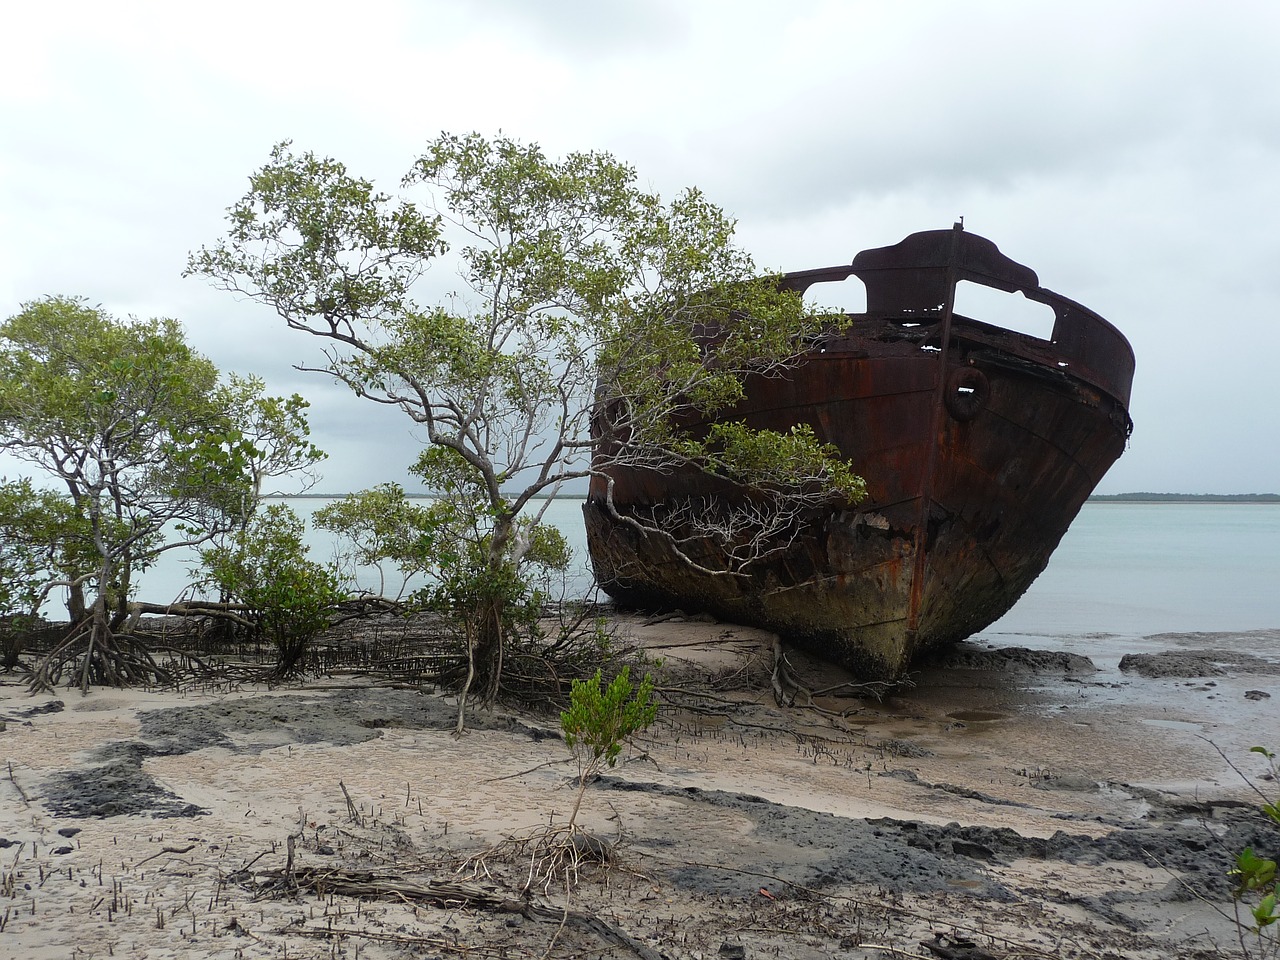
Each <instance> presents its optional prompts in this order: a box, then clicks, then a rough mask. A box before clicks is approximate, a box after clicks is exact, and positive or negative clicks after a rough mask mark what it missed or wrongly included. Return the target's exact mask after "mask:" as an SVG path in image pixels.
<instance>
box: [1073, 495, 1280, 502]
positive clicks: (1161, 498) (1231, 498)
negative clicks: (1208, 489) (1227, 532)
mask: <svg viewBox="0 0 1280 960" xmlns="http://www.w3.org/2000/svg"><path fill="white" fill-rule="evenodd" d="M1089 499H1090V500H1093V501H1097V502H1099V503H1280V493H1095V494H1094V495H1093V496H1091V497H1090V498H1089Z"/></svg>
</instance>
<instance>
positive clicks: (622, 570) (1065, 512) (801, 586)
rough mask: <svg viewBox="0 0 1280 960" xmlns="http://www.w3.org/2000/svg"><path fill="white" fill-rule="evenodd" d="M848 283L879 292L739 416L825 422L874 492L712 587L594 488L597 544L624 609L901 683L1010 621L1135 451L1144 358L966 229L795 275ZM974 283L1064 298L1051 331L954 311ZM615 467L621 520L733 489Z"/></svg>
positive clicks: (1055, 301)
mask: <svg viewBox="0 0 1280 960" xmlns="http://www.w3.org/2000/svg"><path fill="white" fill-rule="evenodd" d="M850 275H856V276H857V277H858V278H859V279H861V280H862V282H863V284H864V285H865V287H866V290H867V309H866V312H865V313H863V314H858V315H852V316H851V325H850V326H849V327H848V329H846V330H844V331H843V332H841V333H839V334H836V335H832V336H830V337H828V338H827V339H825V340H824V341H823V342H822V343H821V344H820V345H818V346H817V347H815V348H814V350H813V351H812V352H811V353H810V354H809V355H807V356H806V357H805V358H804V360H803V362H802V363H801V364H800V365H798V366H797V367H796V368H795V369H794V370H792V371H791V372H790V374H789V375H788V376H787V377H785V378H768V379H763V378H761V379H758V380H755V381H749V382H748V384H747V395H746V399H745V401H744V402H743V403H742V404H741V405H740V406H739V407H738V408H737V409H736V410H735V411H734V416H735V417H740V418H742V419H744V420H745V421H746V422H747V423H748V424H750V425H751V426H752V427H756V428H769V429H773V430H787V429H789V428H790V427H791V426H792V425H794V424H797V423H807V424H809V425H811V426H812V427H813V429H814V431H815V433H816V434H817V436H818V437H819V438H820V439H821V440H823V441H827V442H830V443H834V444H835V445H836V446H837V447H838V448H839V449H840V450H841V452H842V453H843V454H844V456H845V457H846V458H847V459H849V460H850V462H851V463H852V464H853V467H854V469H855V470H856V472H858V473H859V474H860V475H861V476H862V477H863V478H864V479H865V481H866V485H867V494H868V495H867V497H866V499H865V500H864V501H862V502H860V503H858V504H856V505H853V506H848V507H845V508H843V509H839V510H832V511H829V512H825V513H822V514H820V515H815V516H812V517H810V518H808V520H807V522H806V525H805V528H804V531H803V534H802V535H801V536H800V537H799V538H797V539H796V541H795V542H794V543H793V544H792V546H791V547H790V548H789V549H787V550H786V551H785V552H783V553H782V554H780V555H778V556H776V557H773V558H771V559H770V560H769V561H768V562H766V563H763V564H761V565H760V566H758V567H756V568H755V569H752V570H751V571H750V572H749V573H747V574H746V575H742V576H711V575H705V574H700V573H698V572H697V571H696V570H694V569H692V568H691V567H690V564H689V563H688V562H686V561H685V560H684V559H682V558H681V557H680V556H679V555H678V554H677V553H676V552H675V551H674V550H673V549H672V548H671V544H670V543H669V542H668V541H666V540H665V539H664V538H662V537H656V536H652V535H650V536H644V535H641V534H637V533H635V532H634V531H633V529H632V528H630V527H628V526H626V525H623V524H619V523H617V522H616V521H615V520H613V519H611V517H610V515H609V513H608V511H607V510H606V509H605V508H604V507H603V494H604V483H603V481H602V480H601V479H597V480H596V481H594V482H593V486H592V489H591V491H590V493H589V496H588V500H587V503H586V504H585V506H584V513H585V519H586V529H587V543H588V549H589V552H590V555H591V559H592V563H593V566H594V568H595V572H596V577H597V580H598V581H599V583H600V585H601V586H602V588H603V589H604V590H605V591H606V592H607V593H608V594H610V595H611V596H612V597H613V598H614V600H615V601H617V602H618V603H619V604H621V605H624V606H631V607H637V608H642V609H656V608H681V609H684V610H701V611H706V612H710V613H712V614H714V615H716V616H718V617H720V618H723V619H726V620H729V621H733V622H739V623H744V624H750V625H754V626H761V627H764V628H767V629H770V630H773V631H776V632H777V633H779V634H780V635H781V636H782V637H783V638H784V639H786V640H788V641H790V642H793V643H796V644H797V645H800V646H803V647H805V648H807V649H809V650H811V651H812V652H814V653H816V654H817V655H819V656H821V657H823V658H826V659H829V660H832V661H836V662H840V663H842V664H845V665H847V666H850V667H852V668H854V669H855V670H857V671H859V672H860V673H861V674H862V675H864V676H868V677H878V678H894V677H898V676H900V675H902V674H903V673H904V672H905V671H906V670H907V669H908V667H909V665H910V663H911V661H912V660H913V659H915V658H916V657H917V656H919V655H920V654H921V653H923V652H925V651H927V650H929V649H931V648H934V647H938V646H940V645H945V644H948V643H953V642H956V641H959V640H962V639H964V638H965V637H968V636H971V635H972V634H974V633H976V632H978V631H979V630H981V629H983V628H984V627H986V626H988V625H989V624H991V623H993V622H994V621H995V620H997V619H999V618H1000V617H1001V616H1003V615H1004V614H1005V613H1006V612H1007V611H1008V610H1009V609H1010V607H1012V606H1013V604H1014V603H1015V602H1016V601H1017V600H1018V598H1019V597H1021V596H1022V594H1023V593H1024V592H1025V591H1026V589H1027V588H1028V587H1029V586H1030V585H1031V583H1032V581H1033V580H1035V578H1036V577H1037V576H1038V575H1039V574H1040V573H1041V572H1042V571H1043V570H1044V568H1045V566H1046V565H1047V564H1048V562H1049V558H1050V556H1051V554H1052V553H1053V551H1054V549H1055V548H1056V547H1057V545H1058V543H1059V541H1060V540H1061V539H1062V536H1063V534H1065V533H1066V531H1067V528H1068V526H1069V525H1070V524H1071V521H1072V520H1073V519H1074V518H1075V516H1076V515H1077V513H1078V512H1079V510H1080V508H1081V506H1082V505H1083V504H1084V502H1085V500H1086V499H1087V498H1088V496H1089V494H1090V492H1092V491H1093V489H1094V487H1095V486H1096V485H1097V483H1098V482H1099V480H1101V478H1102V476H1103V475H1104V474H1105V473H1106V471H1107V469H1108V468H1109V467H1110V466H1111V465H1112V463H1114V462H1115V460H1116V459H1117V458H1118V457H1119V456H1120V455H1121V454H1122V453H1123V451H1124V449H1125V446H1126V443H1127V438H1128V436H1129V433H1130V431H1131V429H1132V421H1131V420H1130V418H1129V413H1128V402H1129V392H1130V386H1131V383H1132V378H1133V370H1134V358H1133V351H1132V349H1131V348H1130V346H1129V344H1128V341H1127V340H1126V339H1125V338H1124V336H1123V335H1122V334H1121V333H1120V332H1119V331H1118V330H1116V328H1115V327H1113V326H1112V325H1111V324H1109V323H1108V322H1107V321H1105V320H1104V319H1103V318H1102V317H1100V316H1098V315H1097V314H1095V313H1093V312H1092V311H1090V310H1088V309H1087V308H1085V307H1083V306H1081V305H1080V304H1078V303H1076V302H1074V301H1072V300H1069V299H1067V298H1065V297H1062V296H1060V295H1058V294H1055V293H1052V292H1051V291H1048V290H1045V289H1043V288H1041V287H1040V286H1039V281H1038V278H1037V277H1036V274H1035V273H1034V272H1033V271H1032V270H1030V269H1029V268H1027V267H1025V266H1022V265H1021V264H1018V263H1016V262H1014V261H1012V260H1010V259H1008V258H1007V257H1005V256H1004V255H1003V254H1001V253H1000V251H999V250H998V249H997V248H996V246H995V244H993V243H991V242H990V241H988V240H985V239H983V238H981V237H978V236H976V235H974V234H971V233H966V232H964V231H963V229H962V228H961V226H960V225H959V224H957V225H956V227H955V228H954V229H952V230H939V231H928V232H925V233H917V234H913V235H911V236H910V237H908V238H907V239H906V240H904V241H902V243H899V244H897V245H896V246H892V247H885V248H879V249H875V250H868V251H863V252H862V253H860V254H859V255H858V256H857V257H855V259H854V260H853V262H852V263H851V264H847V265H842V266H839V267H832V268H826V269H820V270H809V271H802V272H798V273H791V274H786V275H784V278H783V282H784V283H785V284H786V285H788V286H789V287H791V288H793V289H796V290H798V291H806V290H807V289H808V288H809V287H811V286H812V285H813V284H817V283H823V282H829V281H838V280H843V279H845V278H846V277H848V276H850ZM961 280H968V281H970V282H974V283H978V284H981V285H984V286H989V287H994V288H996V289H999V290H1002V291H1005V292H1021V293H1022V294H1023V295H1024V296H1026V297H1027V298H1028V299H1030V300H1034V301H1037V302H1040V303H1043V304H1045V305H1047V306H1048V307H1050V308H1052V310H1053V316H1054V323H1053V332H1052V334H1051V335H1050V336H1049V338H1048V339H1041V338H1039V337H1036V336H1032V335H1030V334H1027V333H1022V332H1019V331H1017V330H1013V329H1008V328H1005V327H1001V326H996V325H993V324H989V323H986V322H983V321H982V320H981V319H979V318H973V317H967V316H963V315H961V314H959V313H957V312H956V311H955V309H954V305H955V290H956V285H957V283H958V282H959V281H961ZM610 472H611V475H612V479H613V481H614V493H613V496H614V504H615V507H616V509H617V510H618V511H619V512H623V513H625V512H626V511H627V510H632V509H639V510H643V509H646V508H648V507H650V506H652V505H653V504H655V503H661V502H662V501H663V499H664V498H667V497H670V496H672V495H673V492H676V491H678V492H679V494H680V495H681V496H699V495H703V494H708V495H715V496H730V497H732V496H734V495H735V493H734V491H733V490H732V489H727V490H726V489H725V488H724V487H723V486H722V485H718V482H717V481H713V480H710V479H708V478H706V477H703V476H700V475H696V474H687V475H656V474H653V473H650V472H645V471H641V470H619V469H612V470H611V471H610ZM717 549H718V545H717V544H716V543H715V542H713V541H710V540H705V541H702V542H700V543H699V544H696V545H695V546H694V553H695V554H696V553H697V552H698V551H701V553H702V558H703V559H704V560H706V561H707V564H706V565H708V566H711V565H714V563H715V560H716V551H717ZM686 552H688V550H687V549H686ZM695 559H697V557H696V556H695Z"/></svg>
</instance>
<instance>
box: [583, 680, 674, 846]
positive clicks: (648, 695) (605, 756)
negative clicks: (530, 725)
mask: <svg viewBox="0 0 1280 960" xmlns="http://www.w3.org/2000/svg"><path fill="white" fill-rule="evenodd" d="M601 682H602V681H601V676H600V671H599V670H597V671H596V673H595V676H593V677H591V678H590V679H589V680H575V681H574V682H573V689H572V690H571V691H570V693H569V709H568V710H566V711H564V712H563V713H562V714H560V729H561V730H563V731H564V741H565V743H566V744H567V745H568V747H569V749H570V750H571V751H573V755H574V757H575V758H577V761H578V796H577V798H576V799H575V800H574V804H573V813H572V814H570V816H569V828H570V829H572V828H573V825H574V821H575V820H576V819H577V816H578V808H579V807H581V806H582V796H583V794H584V793H585V792H586V789H587V784H589V783H590V782H591V780H592V779H593V778H594V777H595V776H596V775H597V774H598V773H600V771H601V770H603V769H604V768H605V767H606V766H609V767H612V766H613V765H614V764H615V763H616V762H617V760H618V754H619V753H621V752H622V745H623V743H625V742H626V741H627V740H629V739H630V738H631V737H633V736H634V735H635V734H637V733H639V732H640V731H641V730H644V729H646V728H648V726H649V725H650V724H651V723H653V721H654V720H655V719H656V718H657V715H658V704H657V701H656V700H654V697H653V679H652V678H651V677H649V676H648V675H646V676H645V678H644V679H643V680H641V681H640V685H639V686H638V687H633V686H632V683H631V668H630V667H623V668H622V671H621V672H620V673H619V674H618V675H617V676H616V677H614V678H613V680H612V681H611V682H610V683H609V685H608V686H607V687H605V688H604V689H603V690H601V689H600V684H601Z"/></svg>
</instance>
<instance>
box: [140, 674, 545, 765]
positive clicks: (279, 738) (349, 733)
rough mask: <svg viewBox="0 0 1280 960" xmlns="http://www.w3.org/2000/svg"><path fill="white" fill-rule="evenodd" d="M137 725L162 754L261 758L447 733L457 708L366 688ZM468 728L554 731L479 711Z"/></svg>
mask: <svg viewBox="0 0 1280 960" xmlns="http://www.w3.org/2000/svg"><path fill="white" fill-rule="evenodd" d="M140 719H141V723H142V735H143V737H144V738H145V739H146V740H147V741H148V742H149V743H151V744H153V745H154V746H155V747H156V748H157V749H158V750H159V751H161V752H162V753H164V754H165V755H168V754H176V753H190V752H192V751H194V750H199V749H202V748H204V747H226V748H228V749H232V750H236V751H237V752H242V753H260V752H262V751H263V750H268V749H271V748H272V747H278V746H283V745H285V744H293V743H301V744H309V743H331V744H334V745H335V746H351V745H354V744H357V743H365V742H366V741H369V740H372V739H374V738H375V737H378V736H381V732H380V731H382V730H385V729H394V728H402V729H409V730H451V729H453V727H454V725H455V724H456V723H457V721H458V714H457V707H455V706H453V705H452V704H450V703H448V702H446V701H445V700H444V699H443V698H441V697H437V696H432V695H429V694H422V693H417V692H415V691H412V690H376V689H370V690H358V691H350V690H343V691H340V692H337V693H325V694H321V695H318V696H313V695H296V696H276V697H253V698H250V699H245V700H222V701H218V702H214V703H205V704H199V705H196V706H191V707H172V708H170V709H167V710H152V711H149V712H147V713H144V714H142V715H141V717H140ZM467 727H468V728H469V729H471V730H504V731H509V732H512V733H522V734H524V735H526V736H529V737H532V738H534V739H542V738H545V737H549V736H558V733H557V732H555V731H551V730H543V729H540V728H538V727H534V726H530V725H529V724H527V723H523V722H521V721H519V720H516V719H514V718H512V717H508V716H503V715H501V714H492V713H485V712H480V713H478V714H475V715H472V716H469V717H468V718H467Z"/></svg>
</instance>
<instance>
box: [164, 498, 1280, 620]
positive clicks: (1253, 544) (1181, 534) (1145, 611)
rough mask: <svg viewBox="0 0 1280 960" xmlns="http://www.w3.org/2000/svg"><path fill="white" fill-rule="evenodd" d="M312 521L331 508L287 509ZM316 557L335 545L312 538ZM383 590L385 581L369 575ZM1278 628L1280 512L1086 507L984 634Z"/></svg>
mask: <svg viewBox="0 0 1280 960" xmlns="http://www.w3.org/2000/svg"><path fill="white" fill-rule="evenodd" d="M287 502H288V503H289V505H290V506H291V507H292V508H293V509H294V511H295V512H296V513H298V514H299V515H300V516H302V517H304V518H310V516H311V514H312V513H313V512H314V511H315V510H317V509H319V507H321V506H323V505H324V504H325V503H328V502H330V501H328V500H324V499H311V498H306V499H297V500H290V501H287ZM581 508H582V501H581V500H579V499H565V500H558V501H554V502H552V504H551V505H550V506H549V508H548V512H547V519H548V520H549V521H550V522H552V523H554V524H555V525H556V526H557V527H559V528H560V529H561V530H562V531H563V532H564V533H565V534H566V536H567V537H568V538H569V542H570V544H571V545H572V546H573V547H574V550H575V569H574V570H573V571H572V575H571V579H570V584H569V587H570V590H571V592H573V593H576V594H577V595H581V594H582V593H584V592H585V591H586V590H587V589H588V588H589V585H590V582H591V580H590V574H589V572H588V570H587V563H586V535H585V532H584V530H583V524H582V509H581ZM309 542H310V545H311V547H312V557H313V558H314V559H317V560H328V559H330V558H331V555H332V549H333V548H332V541H331V540H329V539H328V537H327V535H326V534H324V533H323V532H322V531H311V533H310V534H309ZM189 565H190V564H189V560H188V561H184V560H180V559H178V558H176V557H174V556H167V557H166V558H165V559H164V560H163V561H162V563H160V564H159V565H158V566H157V567H156V568H155V569H153V570H151V571H148V573H147V574H146V575H145V576H144V578H143V580H142V585H141V586H142V589H141V592H140V595H141V596H143V597H144V598H146V599H148V600H154V601H157V602H162V601H164V600H169V599H172V598H173V597H176V596H177V595H178V594H179V593H180V592H181V590H182V589H183V587H184V585H185V584H186V582H187V572H186V568H187V566H189ZM359 579H360V581H361V585H362V586H364V587H366V588H369V589H376V588H377V586H378V579H377V573H376V571H371V570H362V571H359ZM1273 628H1280V505H1272V504H1181V503H1178V504H1164V503H1162V504H1128V503H1090V504H1086V505H1085V508H1084V510H1083V511H1082V512H1081V514H1080V516H1079V517H1078V518H1077V519H1076V522H1075V523H1074V524H1073V525H1072V527H1071V529H1070V530H1069V531H1068V533H1067V535H1066V537H1065V538H1063V541H1062V544H1061V545H1060V546H1059V547H1058V550H1057V552H1056V553H1055V554H1054V555H1053V559H1052V561H1051V562H1050V563H1049V567H1048V569H1047V570H1045V572H1044V573H1043V574H1041V575H1040V578H1039V579H1038V580H1037V581H1036V582H1035V583H1034V584H1033V585H1032V587H1031V589H1030V590H1029V591H1028V592H1027V594H1026V595H1025V596H1024V597H1023V598H1022V600H1020V601H1019V602H1018V604H1017V605H1016V606H1015V607H1014V608H1013V609H1012V610H1011V611H1010V612H1009V613H1008V614H1006V615H1005V617H1004V618H1003V619H1001V620H1000V621H998V622H997V623H995V624H993V625H992V626H991V627H989V628H987V630H985V631H983V633H982V634H980V635H979V637H980V639H986V640H990V641H992V642H997V643H1003V644H1008V643H1011V642H1032V643H1033V644H1034V645H1039V643H1037V642H1036V641H1037V640H1039V641H1040V642H1043V641H1044V640H1045V639H1046V638H1068V637H1082V636H1085V635H1094V634H1113V635H1116V636H1117V637H1134V636H1144V635H1148V634H1154V633H1165V632H1220V631H1229V632H1236V631H1246V630H1255V629H1273Z"/></svg>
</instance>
